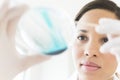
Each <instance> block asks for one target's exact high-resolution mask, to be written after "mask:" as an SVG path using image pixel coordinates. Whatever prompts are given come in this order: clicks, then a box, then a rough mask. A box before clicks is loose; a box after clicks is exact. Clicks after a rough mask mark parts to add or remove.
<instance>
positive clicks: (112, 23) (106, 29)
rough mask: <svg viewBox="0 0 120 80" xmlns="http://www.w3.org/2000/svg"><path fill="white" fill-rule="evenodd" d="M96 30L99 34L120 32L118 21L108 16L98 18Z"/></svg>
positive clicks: (119, 22)
mask: <svg viewBox="0 0 120 80" xmlns="http://www.w3.org/2000/svg"><path fill="white" fill-rule="evenodd" d="M99 24H100V25H98V26H97V27H96V31H97V32H98V33H100V34H120V21H119V20H113V19H109V18H102V19H100V20H99Z"/></svg>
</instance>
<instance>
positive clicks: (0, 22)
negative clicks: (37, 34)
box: [0, 0, 50, 80]
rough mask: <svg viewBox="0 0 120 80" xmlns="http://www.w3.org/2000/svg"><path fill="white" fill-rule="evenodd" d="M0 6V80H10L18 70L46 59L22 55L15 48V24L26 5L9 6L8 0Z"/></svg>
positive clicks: (46, 57) (38, 56) (45, 57)
mask: <svg viewBox="0 0 120 80" xmlns="http://www.w3.org/2000/svg"><path fill="white" fill-rule="evenodd" d="M5 1H6V2H5V3H4V4H3V6H2V7H1V8H0V80H12V79H13V78H14V77H15V76H16V75H17V74H18V73H19V72H21V71H23V70H26V69H27V68H29V67H31V66H32V65H34V64H37V63H38V62H43V61H45V60H48V59H49V58H50V57H48V56H43V55H34V56H23V55H20V54H19V53H18V52H17V51H16V48H15V32H16V25H17V23H18V21H19V19H20V17H21V16H22V14H23V13H24V12H25V11H26V10H27V6H25V5H19V6H16V7H13V8H9V1H8V0H5Z"/></svg>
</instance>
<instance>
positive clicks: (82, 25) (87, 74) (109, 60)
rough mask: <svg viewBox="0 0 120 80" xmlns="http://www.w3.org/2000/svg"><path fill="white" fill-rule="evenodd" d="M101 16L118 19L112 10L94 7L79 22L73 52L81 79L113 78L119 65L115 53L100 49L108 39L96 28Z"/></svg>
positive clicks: (99, 79)
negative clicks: (104, 51) (97, 31)
mask: <svg viewBox="0 0 120 80" xmlns="http://www.w3.org/2000/svg"><path fill="white" fill-rule="evenodd" d="M100 18H112V19H117V17H116V16H115V14H114V13H112V12H110V11H107V10H103V9H93V10H90V11H88V12H86V13H85V14H84V15H83V16H82V17H81V19H80V20H79V22H78V23H77V27H76V32H75V36H74V41H73V46H72V53H73V57H74V61H75V66H76V68H77V71H78V73H79V80H111V79H112V76H113V74H114V73H115V71H116V68H117V66H118V63H117V60H116V57H115V55H113V54H111V53H101V52H100V51H99V48H100V47H101V46H102V45H103V44H105V43H106V42H107V41H108V38H107V36H106V35H103V34H102V35H101V34H98V33H96V31H95V29H94V27H96V26H95V25H96V24H98V21H99V19H100Z"/></svg>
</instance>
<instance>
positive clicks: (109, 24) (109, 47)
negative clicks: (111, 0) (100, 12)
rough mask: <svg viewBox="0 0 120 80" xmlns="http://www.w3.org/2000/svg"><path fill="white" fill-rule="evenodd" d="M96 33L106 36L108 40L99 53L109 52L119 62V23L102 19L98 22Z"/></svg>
mask: <svg viewBox="0 0 120 80" xmlns="http://www.w3.org/2000/svg"><path fill="white" fill-rule="evenodd" d="M96 31H97V32H98V33H100V34H107V35H108V39H109V41H108V42H107V43H105V44H104V45H103V46H102V47H101V48H100V51H101V52H102V53H106V52H110V53H112V54H114V55H115V56H116V57H117V59H118V61H120V21H119V20H113V19H108V18H102V19H100V20H99V25H98V26H97V27H96Z"/></svg>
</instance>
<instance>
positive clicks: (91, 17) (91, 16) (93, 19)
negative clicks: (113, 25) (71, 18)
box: [77, 9, 117, 25]
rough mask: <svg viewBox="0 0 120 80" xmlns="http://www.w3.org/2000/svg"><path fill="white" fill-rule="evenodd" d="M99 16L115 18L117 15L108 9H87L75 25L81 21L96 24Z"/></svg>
mask: <svg viewBox="0 0 120 80" xmlns="http://www.w3.org/2000/svg"><path fill="white" fill-rule="evenodd" d="M100 18H112V19H117V16H116V15H115V14H114V13H113V12H110V11H108V10H104V9H93V10H90V11H87V12H86V13H85V14H84V15H83V16H82V17H81V18H80V20H79V21H78V23H77V25H79V24H81V23H82V24H83V23H92V24H98V21H99V19H100Z"/></svg>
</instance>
